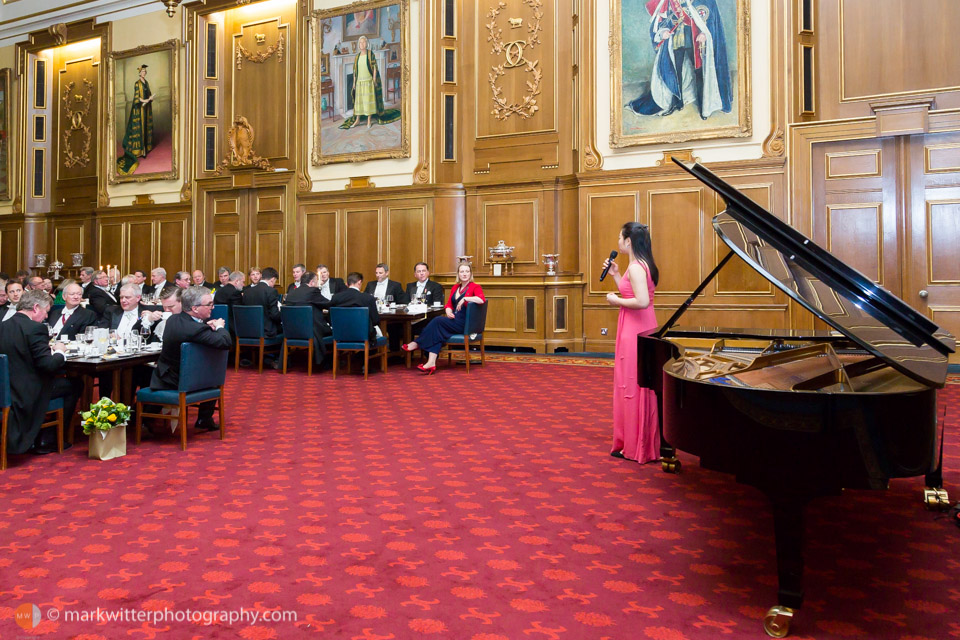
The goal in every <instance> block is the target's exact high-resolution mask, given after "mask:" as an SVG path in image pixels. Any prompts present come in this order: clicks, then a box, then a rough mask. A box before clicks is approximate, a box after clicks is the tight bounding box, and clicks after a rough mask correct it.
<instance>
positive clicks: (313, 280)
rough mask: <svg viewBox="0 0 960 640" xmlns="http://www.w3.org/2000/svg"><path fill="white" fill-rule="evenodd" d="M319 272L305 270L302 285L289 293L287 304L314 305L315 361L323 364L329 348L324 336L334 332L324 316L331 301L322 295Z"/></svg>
mask: <svg viewBox="0 0 960 640" xmlns="http://www.w3.org/2000/svg"><path fill="white" fill-rule="evenodd" d="M318 285H319V282H318V279H317V274H315V273H313V272H312V271H307V270H304V272H303V273H302V274H301V275H300V287H299V288H298V289H293V290H292V291H290V293H288V294H287V298H286V300H285V301H284V304H286V305H296V306H309V307H313V342H314V344H313V363H314V364H316V365H320V364H323V359H324V357H325V356H326V355H327V349H326V347H324V346H323V337H324V336H328V335H330V334H331V333H333V332H332V331H331V329H330V325H328V324H327V321H326V319H325V318H324V317H323V310H324V309H329V308H330V301H329V300H327V299H326V298H324V297H323V296H322V295H320V288H319V286H318Z"/></svg>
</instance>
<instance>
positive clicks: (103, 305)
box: [87, 270, 119, 321]
mask: <svg viewBox="0 0 960 640" xmlns="http://www.w3.org/2000/svg"><path fill="white" fill-rule="evenodd" d="M109 288H110V277H109V276H108V275H107V272H106V271H103V270H98V271H94V272H93V281H92V282H91V283H90V286H89V287H87V299H88V300H89V301H90V309H93V312H94V313H95V314H97V320H98V321H103V316H104V314H106V312H107V307H112V306H116V305H117V304H119V301H118V300H117V298H116V296H114V295H113V294H112V293H110V290H109Z"/></svg>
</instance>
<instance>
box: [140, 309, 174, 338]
mask: <svg viewBox="0 0 960 640" xmlns="http://www.w3.org/2000/svg"><path fill="white" fill-rule="evenodd" d="M172 315H173V314H172V313H170V312H169V311H164V312H163V318H162V319H161V320H160V322H158V323H157V328H156V329H154V330H153V335H155V336H157V339H158V340H160V342H163V330H164V329H166V327H167V318H169V317H170V316H172ZM143 324H144V326H146V327H149V326H150V325H151V324H153V323H152V322H151V321H150V320H149V319H146V320H144V321H143Z"/></svg>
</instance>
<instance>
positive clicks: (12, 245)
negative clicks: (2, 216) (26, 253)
mask: <svg viewBox="0 0 960 640" xmlns="http://www.w3.org/2000/svg"><path fill="white" fill-rule="evenodd" d="M23 265H24V260H23V254H22V243H21V227H20V225H19V224H18V223H17V224H3V225H0V270H3V271H6V272H7V273H8V274H10V275H13V274H14V273H16V272H17V271H19V270H20V269H22V268H23Z"/></svg>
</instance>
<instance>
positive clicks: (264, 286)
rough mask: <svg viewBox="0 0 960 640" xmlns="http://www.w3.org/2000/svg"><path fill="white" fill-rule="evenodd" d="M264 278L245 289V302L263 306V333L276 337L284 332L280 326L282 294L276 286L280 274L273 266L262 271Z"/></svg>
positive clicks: (269, 336)
mask: <svg viewBox="0 0 960 640" xmlns="http://www.w3.org/2000/svg"><path fill="white" fill-rule="evenodd" d="M262 275H263V278H262V279H261V280H260V281H258V282H257V283H256V284H251V285H250V286H249V287H247V288H246V289H244V290H243V304H245V305H247V306H256V305H260V306H262V307H263V335H264V336H265V337H267V338H275V337H277V335H278V334H280V333H282V330H281V327H280V294H279V293H277V290H276V289H275V288H274V287H275V286H276V284H277V278H279V277H280V274H279V273H277V270H276V269H274V268H273V267H267V268H266V269H264V270H263V272H262Z"/></svg>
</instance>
